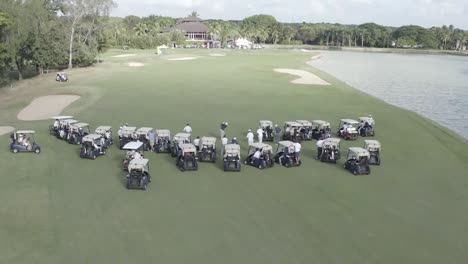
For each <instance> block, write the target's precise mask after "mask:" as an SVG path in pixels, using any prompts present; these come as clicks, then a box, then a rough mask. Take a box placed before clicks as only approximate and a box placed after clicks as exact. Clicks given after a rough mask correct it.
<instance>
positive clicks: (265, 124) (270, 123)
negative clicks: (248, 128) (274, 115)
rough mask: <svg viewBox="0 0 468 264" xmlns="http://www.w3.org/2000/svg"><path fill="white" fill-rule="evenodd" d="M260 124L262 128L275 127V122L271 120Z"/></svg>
mask: <svg viewBox="0 0 468 264" xmlns="http://www.w3.org/2000/svg"><path fill="white" fill-rule="evenodd" d="M258 123H259V124H260V126H261V127H262V128H267V127H273V122H271V121H270V120H260V121H259V122H258Z"/></svg>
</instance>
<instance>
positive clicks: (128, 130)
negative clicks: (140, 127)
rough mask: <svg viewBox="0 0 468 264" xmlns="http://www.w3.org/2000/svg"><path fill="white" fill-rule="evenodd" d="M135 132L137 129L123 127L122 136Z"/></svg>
mask: <svg viewBox="0 0 468 264" xmlns="http://www.w3.org/2000/svg"><path fill="white" fill-rule="evenodd" d="M135 130H136V127H122V134H133V132H135Z"/></svg>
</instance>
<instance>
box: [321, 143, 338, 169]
mask: <svg viewBox="0 0 468 264" xmlns="http://www.w3.org/2000/svg"><path fill="white" fill-rule="evenodd" d="M340 141H341V140H340V139H339V138H327V139H325V140H324V141H323V145H322V154H321V155H320V161H321V162H331V163H336V161H337V160H339V159H340V158H341V156H340Z"/></svg>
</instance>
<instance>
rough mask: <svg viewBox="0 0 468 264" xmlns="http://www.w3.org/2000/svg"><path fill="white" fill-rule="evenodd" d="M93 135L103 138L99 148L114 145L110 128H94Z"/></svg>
mask: <svg viewBox="0 0 468 264" xmlns="http://www.w3.org/2000/svg"><path fill="white" fill-rule="evenodd" d="M94 133H96V134H98V135H101V136H102V137H103V138H104V145H102V146H101V147H103V148H106V149H107V148H109V146H110V145H112V144H114V140H113V139H112V127H111V126H99V127H97V128H96V130H95V131H94Z"/></svg>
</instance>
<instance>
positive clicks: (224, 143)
mask: <svg viewBox="0 0 468 264" xmlns="http://www.w3.org/2000/svg"><path fill="white" fill-rule="evenodd" d="M227 143H228V138H227V137H226V135H224V137H223V138H222V139H221V156H223V157H224V147H226V145H227Z"/></svg>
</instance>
